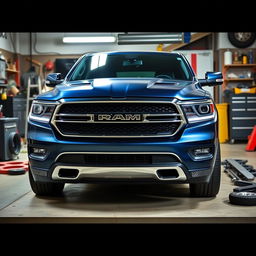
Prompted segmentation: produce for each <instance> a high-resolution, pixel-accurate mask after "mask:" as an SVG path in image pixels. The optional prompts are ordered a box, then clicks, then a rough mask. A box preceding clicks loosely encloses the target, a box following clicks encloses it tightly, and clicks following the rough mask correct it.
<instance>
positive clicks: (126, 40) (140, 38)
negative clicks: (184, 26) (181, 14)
mask: <svg viewBox="0 0 256 256" xmlns="http://www.w3.org/2000/svg"><path fill="white" fill-rule="evenodd" d="M182 42H183V33H182V32H178V33H145V34H129V33H126V34H118V44H164V43H182Z"/></svg>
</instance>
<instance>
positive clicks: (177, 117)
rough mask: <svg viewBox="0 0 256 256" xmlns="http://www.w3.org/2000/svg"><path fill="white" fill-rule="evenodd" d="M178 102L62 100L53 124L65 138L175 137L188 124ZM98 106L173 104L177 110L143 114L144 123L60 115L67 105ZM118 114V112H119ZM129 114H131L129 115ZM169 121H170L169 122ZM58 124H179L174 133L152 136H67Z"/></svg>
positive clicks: (90, 116)
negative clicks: (168, 112)
mask: <svg viewBox="0 0 256 256" xmlns="http://www.w3.org/2000/svg"><path fill="white" fill-rule="evenodd" d="M176 102H177V100H175V99H174V100H172V101H130V100H124V101H118V100H113V101H110V100H109V101H93V100H88V101H67V102H66V101H64V100H60V104H59V105H57V107H56V108H55V110H54V113H53V116H52V119H51V124H52V125H53V126H54V127H55V129H56V130H57V131H58V133H59V134H60V135H62V136H64V137H92V138H96V137H104V138H141V137H171V136H174V135H175V134H176V133H177V132H178V131H179V130H180V129H181V128H182V127H183V126H184V124H185V123H186V119H185V117H184V115H183V112H182V110H181V108H180V106H179V105H178V104H176ZM83 103H84V104H97V103H104V104H115V103H121V104H129V103H139V104H159V103H160V104H171V105H172V107H173V108H174V109H175V111H176V113H170V114H166V113H163V114H159V113H157V114H152V113H143V114H142V121H135V120H130V121H114V122H113V121H95V120H94V115H95V114H96V113H84V114H74V113H71V114H69V113H60V110H61V107H62V106H63V105H65V104H83ZM117 113H118V112H117ZM136 113H137V112H134V113H133V114H136ZM128 114H129V113H128ZM161 118H162V119H161ZM168 119H169V120H168ZM58 123H69V124H74V123H80V124H83V123H84V124H99V126H100V125H101V124H113V125H114V124H120V123H122V124H124V123H126V124H133V123H134V124H138V125H139V124H157V123H159V124H160V123H162V124H163V125H164V124H169V125H174V124H178V126H177V128H175V131H174V132H173V133H168V134H152V135H143V134H142V135H132V134H131V135H99V134H97V135H88V134H86V135H85V134H67V133H64V132H62V131H61V129H60V128H59V127H58Z"/></svg>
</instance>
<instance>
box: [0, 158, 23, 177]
mask: <svg viewBox="0 0 256 256" xmlns="http://www.w3.org/2000/svg"><path fill="white" fill-rule="evenodd" d="M13 169H24V170H25V171H28V161H5V162H0V174H8V173H9V170H13Z"/></svg>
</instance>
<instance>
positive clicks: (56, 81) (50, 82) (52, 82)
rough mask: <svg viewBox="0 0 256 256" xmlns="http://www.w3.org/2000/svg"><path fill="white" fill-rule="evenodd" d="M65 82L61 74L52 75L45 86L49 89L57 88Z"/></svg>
mask: <svg viewBox="0 0 256 256" xmlns="http://www.w3.org/2000/svg"><path fill="white" fill-rule="evenodd" d="M62 82H63V79H62V77H61V73H51V74H49V75H48V76H47V77H46V81H45V84H46V85H47V86H49V87H55V86H56V85H57V84H60V83H62Z"/></svg>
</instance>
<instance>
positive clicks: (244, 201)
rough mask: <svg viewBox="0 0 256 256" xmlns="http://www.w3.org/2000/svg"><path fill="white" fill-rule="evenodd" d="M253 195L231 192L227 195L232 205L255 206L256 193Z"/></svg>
mask: <svg viewBox="0 0 256 256" xmlns="http://www.w3.org/2000/svg"><path fill="white" fill-rule="evenodd" d="M253 194H254V195H247V196H246V195H242V194H241V193H240V192H232V193H230V194H229V201H230V203H232V204H237V205H247V206H255V205H256V193H253Z"/></svg>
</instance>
